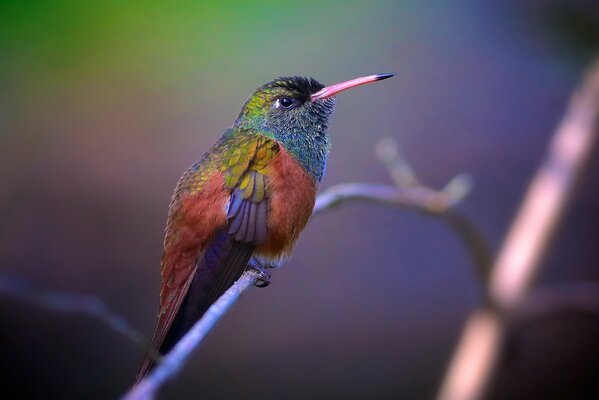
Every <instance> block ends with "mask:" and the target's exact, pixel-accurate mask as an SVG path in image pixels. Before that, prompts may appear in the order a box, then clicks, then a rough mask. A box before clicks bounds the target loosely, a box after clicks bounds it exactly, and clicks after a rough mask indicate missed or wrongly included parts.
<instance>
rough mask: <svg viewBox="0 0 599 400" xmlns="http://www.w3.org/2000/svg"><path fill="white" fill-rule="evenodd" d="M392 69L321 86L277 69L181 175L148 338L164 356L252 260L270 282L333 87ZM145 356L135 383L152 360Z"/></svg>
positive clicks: (305, 199)
mask: <svg viewBox="0 0 599 400" xmlns="http://www.w3.org/2000/svg"><path fill="white" fill-rule="evenodd" d="M392 76H393V74H376V75H369V76H364V77H360V78H355V79H351V80H349V81H345V82H342V83H338V84H335V85H331V86H328V87H325V86H324V85H322V84H321V83H320V82H318V81H317V80H315V79H313V78H306V77H298V76H292V77H281V78H277V79H275V80H273V81H271V82H269V83H266V84H264V85H262V86H260V87H259V88H258V89H256V91H255V92H254V93H253V94H252V95H251V96H250V97H249V99H248V100H247V101H246V102H245V104H244V105H243V107H242V109H241V112H240V114H239V116H238V117H237V119H236V120H235V122H234V124H233V126H232V127H231V128H229V129H227V130H226V131H225V132H224V134H223V135H222V137H221V138H220V139H219V140H218V141H217V143H216V144H215V145H214V146H213V147H212V148H211V149H210V150H209V151H207V152H206V153H205V154H204V155H203V156H202V157H201V158H200V159H199V161H197V162H196V163H194V164H192V165H191V167H189V168H188V169H187V171H186V172H185V173H184V174H183V176H182V177H181V178H180V180H179V182H178V184H177V186H176V188H175V191H174V194H173V196H172V199H171V202H170V206H169V212H168V218H167V223H166V229H165V236H164V244H163V246H164V248H163V253H162V259H161V278H162V285H161V289H160V306H159V312H158V322H157V325H156V328H155V330H154V334H153V336H152V341H151V345H152V347H153V348H154V349H156V350H158V352H159V353H160V354H166V353H167V352H168V351H170V350H171V349H172V348H173V347H174V345H175V344H176V343H177V342H178V341H179V339H181V338H182V337H183V335H184V334H185V333H186V332H187V331H189V329H190V328H191V327H192V326H193V324H194V323H195V322H196V321H197V320H199V319H200V318H201V317H202V315H203V314H204V313H205V312H206V311H207V310H208V308H209V307H210V305H211V304H212V303H214V302H215V301H216V300H217V299H218V298H219V297H220V296H221V295H222V294H223V293H224V292H225V291H226V290H227V289H228V288H229V287H230V286H231V285H232V284H233V283H234V282H235V281H236V280H237V279H239V277H240V276H241V274H242V273H243V272H244V271H245V270H246V269H248V268H254V269H256V270H258V271H259V272H260V280H259V281H258V282H257V284H256V285H257V286H267V285H268V284H269V283H270V272H269V270H270V269H272V268H276V267H277V266H279V265H280V264H281V263H282V261H283V260H284V259H285V258H287V257H288V256H289V255H290V253H291V250H292V248H293V246H294V244H295V242H296V240H297V239H298V236H299V234H300V232H301V231H302V230H303V229H304V227H305V226H306V223H307V222H308V219H309V218H310V216H311V214H312V211H313V208H314V204H315V199H316V194H317V190H318V186H319V184H320V181H321V180H322V178H323V176H324V174H325V170H326V163H327V157H328V155H329V151H330V148H331V144H330V139H329V134H328V126H329V122H330V119H331V116H332V115H333V112H334V109H335V102H336V97H335V95H336V94H338V93H339V92H341V91H344V90H347V89H350V88H354V87H356V86H360V85H364V84H368V83H372V82H376V81H380V80H383V79H387V78H390V77H392ZM154 362H155V361H154V358H152V357H150V356H148V355H146V356H145V358H144V360H143V361H142V364H141V367H140V369H139V372H138V374H137V378H136V381H137V383H139V382H140V381H141V380H142V379H143V378H144V377H145V376H146V375H147V374H148V373H149V372H150V371H151V370H152V368H153V367H154Z"/></svg>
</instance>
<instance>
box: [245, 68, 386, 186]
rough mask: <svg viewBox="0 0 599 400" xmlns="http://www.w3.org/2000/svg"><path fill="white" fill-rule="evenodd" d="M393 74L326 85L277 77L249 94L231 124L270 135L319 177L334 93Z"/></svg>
mask: <svg viewBox="0 0 599 400" xmlns="http://www.w3.org/2000/svg"><path fill="white" fill-rule="evenodd" d="M392 76H393V75H392V74H378V75H370V76H365V77H362V78H356V79H352V80H349V81H346V82H343V83H338V84H336V85H332V86H328V87H325V86H324V85H323V84H321V83H320V82H318V81H317V80H315V79H313V78H304V77H298V76H294V77H286V78H278V79H275V80H274V81H272V82H269V83H267V84H265V85H263V86H261V87H259V88H258V89H257V90H256V91H255V92H254V93H253V94H252V96H250V98H249V99H248V100H247V101H246V103H245V104H244V106H243V108H242V109H241V113H240V114H239V117H237V120H236V121H235V124H234V126H233V128H236V129H238V130H241V131H245V130H248V131H253V132H262V133H263V134H266V135H268V136H271V137H272V138H273V139H275V140H277V141H279V142H280V143H282V144H283V145H284V146H285V147H286V148H287V150H289V151H291V153H292V154H294V155H295V156H296V157H297V158H298V159H299V160H300V161H302V163H303V164H304V166H306V168H307V170H308V171H309V172H311V173H312V175H313V176H314V177H315V178H316V179H317V180H320V178H321V177H322V174H323V173H324V164H325V163H326V157H327V154H328V151H329V148H330V144H329V139H328V135H327V128H328V124H329V120H330V118H331V116H332V115H333V111H334V109H335V97H334V96H335V94H337V93H339V92H341V91H343V90H347V89H350V88H353V87H356V86H359V85H364V84H367V83H371V82H376V81H379V80H382V79H387V78H390V77H392ZM308 164H312V166H309V165H308ZM321 164H322V167H320V166H321Z"/></svg>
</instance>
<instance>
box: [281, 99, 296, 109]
mask: <svg viewBox="0 0 599 400" xmlns="http://www.w3.org/2000/svg"><path fill="white" fill-rule="evenodd" d="M294 103H295V100H294V99H292V98H291V97H283V98H281V99H280V100H279V104H280V105H281V107H283V108H289V107H291V106H292V105H293V104H294Z"/></svg>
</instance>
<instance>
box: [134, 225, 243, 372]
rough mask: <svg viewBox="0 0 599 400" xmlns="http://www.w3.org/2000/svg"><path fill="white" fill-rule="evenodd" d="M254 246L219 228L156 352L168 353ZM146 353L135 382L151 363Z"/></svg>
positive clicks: (224, 288) (235, 276) (238, 273)
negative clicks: (219, 231)
mask: <svg viewBox="0 0 599 400" xmlns="http://www.w3.org/2000/svg"><path fill="white" fill-rule="evenodd" d="M254 248H255V246H254V245H253V244H251V243H243V242H238V241H235V240H233V239H232V238H231V237H230V236H229V235H227V234H226V233H225V232H222V233H221V234H219V235H218V236H217V238H216V239H215V240H214V242H213V244H212V245H211V246H210V247H209V248H208V249H207V250H206V252H205V253H204V254H203V256H202V258H201V259H200V260H199V261H198V267H197V269H196V273H195V275H194V277H193V280H192V282H191V285H190V286H189V289H188V291H187V294H186V295H185V299H184V300H183V302H182V303H181V307H180V308H179V311H178V312H177V315H176V317H175V319H174V320H173V323H172V325H171V327H170V329H169V331H168V333H167V334H166V337H165V338H164V341H163V342H162V344H161V345H160V347H159V349H158V351H159V353H160V354H166V353H168V352H169V351H170V350H171V349H172V348H173V347H174V346H175V345H176V344H177V342H178V341H179V340H180V339H181V338H182V337H183V336H184V335H185V334H186V333H187V332H188V331H189V330H190V329H191V327H192V326H193V325H194V324H195V323H196V322H197V321H198V320H199V319H200V318H201V317H202V316H203V315H204V313H206V311H207V310H208V308H209V307H210V306H211V305H212V303H214V302H215V301H216V300H217V299H218V298H219V297H220V296H222V295H223V293H225V292H226V291H227V289H228V288H229V287H231V285H232V284H233V283H234V282H235V281H236V280H237V279H239V277H240V276H241V274H242V273H243V271H244V270H245V269H246V267H247V264H248V262H249V260H250V258H251V256H252V253H253V251H254ZM154 364H155V363H154V360H153V359H152V358H150V357H148V356H147V355H146V356H145V358H144V360H143V362H142V365H141V367H140V369H139V372H138V373H137V378H136V382H137V383H139V382H140V381H141V380H142V379H143V378H144V377H145V376H146V375H147V374H148V373H149V372H150V371H151V370H152V369H153V367H154Z"/></svg>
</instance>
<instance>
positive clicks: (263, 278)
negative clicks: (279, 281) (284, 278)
mask: <svg viewBox="0 0 599 400" xmlns="http://www.w3.org/2000/svg"><path fill="white" fill-rule="evenodd" d="M248 267H249V268H250V269H253V270H256V271H258V280H257V281H256V283H255V286H256V287H259V288H264V287H267V286H268V285H270V282H271V281H270V277H271V274H270V271H269V270H268V268H266V267H265V266H264V265H262V264H261V263H260V262H258V261H256V260H254V259H252V260H251V261H250V263H249V265H248Z"/></svg>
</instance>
